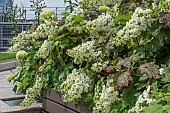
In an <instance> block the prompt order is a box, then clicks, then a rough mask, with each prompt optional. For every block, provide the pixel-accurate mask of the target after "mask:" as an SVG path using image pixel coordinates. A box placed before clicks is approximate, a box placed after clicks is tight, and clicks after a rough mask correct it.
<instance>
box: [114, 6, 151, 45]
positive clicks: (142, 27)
mask: <svg viewBox="0 0 170 113" xmlns="http://www.w3.org/2000/svg"><path fill="white" fill-rule="evenodd" d="M151 13H152V11H151V10H150V9H146V10H143V9H141V8H140V7H138V8H136V10H135V12H134V14H133V15H132V17H131V19H130V20H129V21H128V22H127V23H126V26H125V27H124V28H123V29H122V30H119V31H118V33H117V36H116V37H115V38H113V43H114V44H115V45H116V46H120V45H122V44H126V42H128V41H129V42H131V44H132V45H135V43H134V40H136V39H137V40H139V37H140V35H141V33H142V31H146V29H147V27H151V24H152V23H153V21H154V19H153V18H152V17H151ZM138 42H139V43H140V41H138Z"/></svg>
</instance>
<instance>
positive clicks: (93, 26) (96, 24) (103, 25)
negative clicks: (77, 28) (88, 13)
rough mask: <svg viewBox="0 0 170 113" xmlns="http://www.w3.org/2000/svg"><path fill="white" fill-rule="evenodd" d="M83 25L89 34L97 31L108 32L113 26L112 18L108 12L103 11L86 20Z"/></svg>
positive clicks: (94, 33)
mask: <svg viewBox="0 0 170 113" xmlns="http://www.w3.org/2000/svg"><path fill="white" fill-rule="evenodd" d="M84 27H85V29H86V32H89V34H91V35H93V36H95V35H96V34H97V32H105V33H108V32H109V31H110V29H112V28H113V18H112V16H111V15H110V14H108V13H106V14H105V13H103V14H102V15H100V16H98V18H97V19H95V20H93V21H86V25H85V26H84Z"/></svg>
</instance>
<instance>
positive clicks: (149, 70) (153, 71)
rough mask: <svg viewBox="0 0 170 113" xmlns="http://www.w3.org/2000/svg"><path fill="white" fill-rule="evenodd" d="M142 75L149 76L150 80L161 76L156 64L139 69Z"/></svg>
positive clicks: (147, 64) (148, 64) (142, 66)
mask: <svg viewBox="0 0 170 113" xmlns="http://www.w3.org/2000/svg"><path fill="white" fill-rule="evenodd" d="M139 70H140V71H141V73H142V74H147V75H148V77H149V78H153V77H154V78H158V77H159V75H160V72H159V66H158V65H155V64H150V63H146V64H143V65H141V66H140V67H139Z"/></svg>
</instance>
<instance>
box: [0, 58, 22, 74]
mask: <svg viewBox="0 0 170 113" xmlns="http://www.w3.org/2000/svg"><path fill="white" fill-rule="evenodd" d="M17 65H20V62H19V61H17V60H16V59H10V60H3V61H0V72H1V71H6V70H10V69H14V68H15V67H16V66H17Z"/></svg>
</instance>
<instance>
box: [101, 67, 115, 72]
mask: <svg viewBox="0 0 170 113" xmlns="http://www.w3.org/2000/svg"><path fill="white" fill-rule="evenodd" d="M112 69H113V67H112V66H107V67H105V68H103V70H104V71H106V72H107V73H110V71H111V70H112Z"/></svg>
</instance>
